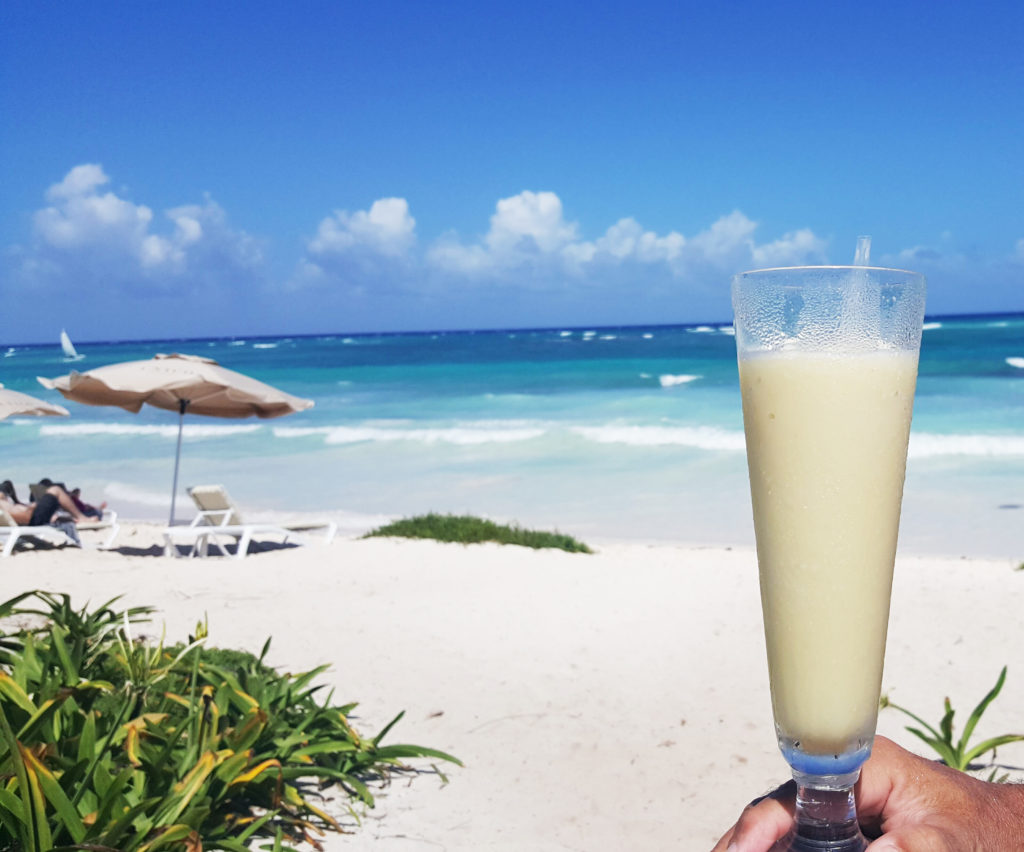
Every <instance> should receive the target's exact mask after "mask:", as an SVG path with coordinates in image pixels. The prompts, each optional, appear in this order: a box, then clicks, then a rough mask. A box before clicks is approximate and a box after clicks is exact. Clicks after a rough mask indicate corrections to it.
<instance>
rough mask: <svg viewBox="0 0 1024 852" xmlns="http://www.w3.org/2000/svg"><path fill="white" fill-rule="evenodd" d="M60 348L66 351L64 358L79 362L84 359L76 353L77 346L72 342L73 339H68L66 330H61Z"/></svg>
mask: <svg viewBox="0 0 1024 852" xmlns="http://www.w3.org/2000/svg"><path fill="white" fill-rule="evenodd" d="M60 348H61V349H63V350H64V357H65V358H67V359H68V360H70V361H77V360H79V359H80V358H84V357H85V356H84V355H79V354H78V353H77V352H76V351H75V346H74V344H73V343H72V342H71V338H70V337H68V333H67V332H66V331H65V330H64V329H61V330H60Z"/></svg>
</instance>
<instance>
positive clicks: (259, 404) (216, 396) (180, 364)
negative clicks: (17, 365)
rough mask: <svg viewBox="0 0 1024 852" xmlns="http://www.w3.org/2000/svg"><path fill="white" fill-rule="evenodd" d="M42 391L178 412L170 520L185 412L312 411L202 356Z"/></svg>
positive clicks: (121, 368) (176, 357)
mask: <svg viewBox="0 0 1024 852" xmlns="http://www.w3.org/2000/svg"><path fill="white" fill-rule="evenodd" d="M37 378H38V379H39V382H40V383H41V384H42V385H43V387H47V388H51V389H53V390H58V391H60V392H61V393H62V394H63V395H64V396H65V397H66V398H67V399H70V400H73V401H74V402H82V403H85V404H86V405H115V406H118V407H120V408H124V409H127V410H128V411H132V412H136V413H137V412H138V411H139V410H140V409H141V408H142V406H143V405H144V404H145V405H152V406H155V407H156V408H163V409H167V410H168V411H177V412H178V446H177V450H176V452H175V456H174V481H173V484H172V485H171V518H170V523H171V524H172V525H173V524H174V501H175V497H176V495H177V491H178V466H179V463H180V461H181V432H182V427H183V426H184V422H185V412H186V411H187V412H189V413H190V414H202V415H205V416H207V417H228V418H242V417H261V418H265V417H282V416H283V415H285V414H292V413H294V412H296V411H303V410H305V409H307V408H311V407H312V406H313V400H311V399H300V398H299V397H297V396H292V395H291V394H288V393H285V392H284V391H282V390H278V389H277V388H275V387H271V386H270V385H268V384H265V383H264V382H261V381H258V380H257V379H253V378H251V377H249V376H246V375H243V374H242V373H237V372H235V371H234V370H229V369H227V368H226V367H222V366H220V364H218V363H217V362H216V361H214V360H212V359H210V358H201V357H199V356H197V355H180V354H177V353H174V354H170V355H156V356H154V357H153V358H150V359H148V360H145V361H123V362H121V363H119V364H109V365H107V366H105V367H97V368H96V369H94V370H87V371H86V372H84V373H79V372H77V371H72V372H71V373H69V374H68V375H66V376H60V377H58V378H55V379H46V378H43V377H42V376H39V377H37Z"/></svg>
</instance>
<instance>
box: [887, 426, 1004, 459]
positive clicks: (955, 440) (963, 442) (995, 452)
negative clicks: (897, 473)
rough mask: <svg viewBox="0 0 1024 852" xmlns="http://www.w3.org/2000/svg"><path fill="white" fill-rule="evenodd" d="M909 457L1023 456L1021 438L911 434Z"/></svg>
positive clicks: (926, 433)
mask: <svg viewBox="0 0 1024 852" xmlns="http://www.w3.org/2000/svg"><path fill="white" fill-rule="evenodd" d="M907 455H908V456H909V457H910V458H915V459H922V458H934V457H936V456H992V457H995V456H1000V457H1002V456H1024V435H936V434H932V433H928V432H912V433H911V435H910V448H909V449H908V450H907Z"/></svg>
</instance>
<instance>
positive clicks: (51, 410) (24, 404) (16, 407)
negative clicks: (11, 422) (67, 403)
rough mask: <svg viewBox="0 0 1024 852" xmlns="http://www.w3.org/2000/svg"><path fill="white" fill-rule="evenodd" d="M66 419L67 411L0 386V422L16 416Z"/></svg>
mask: <svg viewBox="0 0 1024 852" xmlns="http://www.w3.org/2000/svg"><path fill="white" fill-rule="evenodd" d="M25 414H28V415H31V416H33V417H35V416H50V417H67V416H68V410H67V409H66V408H63V407H61V406H59V405H54V404H53V403H52V402H44V401H43V400H41V399H36V398H35V397H34V396H29V395H28V394H27V393H21V392H20V391H15V390H10V389H8V388H5V387H4V386H3V385H0V420H5V419H6V418H8V417H16V416H18V415H25Z"/></svg>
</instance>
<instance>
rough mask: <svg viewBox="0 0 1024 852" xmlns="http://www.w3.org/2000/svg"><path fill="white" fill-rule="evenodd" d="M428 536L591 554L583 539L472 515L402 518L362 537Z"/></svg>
mask: <svg viewBox="0 0 1024 852" xmlns="http://www.w3.org/2000/svg"><path fill="white" fill-rule="evenodd" d="M390 536H395V537H399V538H429V539H434V540H436V541H445V542H455V543H458V544H480V543H482V542H488V541H489V542H497V543H498V544H515V545H519V546H521V547H532V548H535V549H536V548H545V547H551V548H557V549H559V550H565V551H568V552H569V553H593V551H592V550H591V549H590V548H589V547H587V545H585V544H584V543H583V542H581V541H578V540H576V539H575V538H573V537H572V536H569V535H565V534H563V533H559V532H543V531H536V530H527V529H523V528H522V527H519V526H509V525H507V524H497V523H495V522H493V521H488V520H485V519H483V518H477V517H474V516H473V515H441V514H435V513H430V514H427V515H418V516H416V517H413V518H404V519H402V520H400V521H395V522H394V523H390V524H386V525H384V526H382V527H378V528H377V529H375V530H371V531H370V532H368V533H366V535H364V536H363V538H373V537H390Z"/></svg>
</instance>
